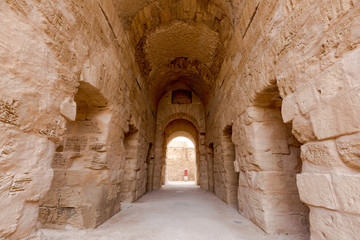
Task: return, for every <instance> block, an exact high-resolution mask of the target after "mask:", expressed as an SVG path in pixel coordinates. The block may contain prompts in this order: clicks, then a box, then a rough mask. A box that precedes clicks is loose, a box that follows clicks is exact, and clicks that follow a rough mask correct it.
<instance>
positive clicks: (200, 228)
mask: <svg viewBox="0 0 360 240" xmlns="http://www.w3.org/2000/svg"><path fill="white" fill-rule="evenodd" d="M42 232H43V233H44V235H45V237H46V239H54V240H57V239H59V240H60V239H66V240H71V239H87V240H88V239H93V240H95V239H104V240H105V239H112V240H113V239H114V240H115V239H121V240H127V239H128V240H138V239H139V240H142V239H146V240H152V239H154V240H155V239H156V240H177V239H179V240H211V239H216V240H220V239H221V240H232V239H234V240H235V239H236V240H241V239H244V240H245V239H248V240H250V239H253V240H275V239H276V240H285V239H286V240H300V239H301V240H304V239H309V237H308V236H288V235H282V236H279V235H277V236H267V235H265V234H264V232H262V231H261V230H260V229H259V228H258V227H256V226H255V225H254V224H253V223H251V222H250V221H248V220H246V219H245V218H244V217H242V216H241V215H240V214H238V213H237V212H236V210H235V209H234V208H233V207H231V206H228V205H226V204H225V203H224V202H222V201H221V200H219V199H218V198H217V197H216V196H215V195H213V194H212V193H210V192H207V191H203V190H201V189H200V188H199V187H198V186H195V185H194V184H192V183H185V184H179V183H175V184H174V183H173V184H171V185H165V186H163V189H162V190H159V191H152V192H150V193H148V194H146V195H145V196H144V197H142V198H141V199H140V200H138V201H137V202H135V203H132V204H123V205H122V210H121V211H120V212H119V213H118V214H116V215H115V216H114V217H112V218H111V219H109V220H108V221H107V222H105V223H104V224H103V225H101V226H99V227H98V228H96V229H89V230H77V229H72V228H68V229H66V230H48V229H42Z"/></svg>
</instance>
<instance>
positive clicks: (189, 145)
mask: <svg viewBox="0 0 360 240" xmlns="http://www.w3.org/2000/svg"><path fill="white" fill-rule="evenodd" d="M196 173H197V171H196V150H195V145H194V143H193V142H192V141H191V140H190V139H188V138H186V137H176V138H174V139H173V140H171V141H170V142H169V144H168V145H167V149H166V175H165V176H166V184H177V183H182V184H183V183H189V184H195V182H196V178H197V176H196Z"/></svg>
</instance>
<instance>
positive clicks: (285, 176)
mask: <svg viewBox="0 0 360 240" xmlns="http://www.w3.org/2000/svg"><path fill="white" fill-rule="evenodd" d="M295 181H296V178H295V174H291V173H283V172H259V173H258V174H257V175H256V177H255V178H254V188H255V189H256V190H259V191H263V192H266V193H271V192H288V193H290V192H297V187H296V183H295Z"/></svg>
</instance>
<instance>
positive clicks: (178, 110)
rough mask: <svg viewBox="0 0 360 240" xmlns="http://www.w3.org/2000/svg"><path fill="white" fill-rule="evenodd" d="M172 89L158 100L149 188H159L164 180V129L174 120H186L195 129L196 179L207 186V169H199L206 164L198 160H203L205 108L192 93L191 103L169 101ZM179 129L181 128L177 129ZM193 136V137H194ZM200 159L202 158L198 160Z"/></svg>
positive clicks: (203, 185) (202, 185)
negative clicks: (197, 161)
mask: <svg viewBox="0 0 360 240" xmlns="http://www.w3.org/2000/svg"><path fill="white" fill-rule="evenodd" d="M171 94H172V91H169V92H168V93H166V94H165V95H164V96H163V97H162V98H161V99H160V101H159V104H158V112H157V120H156V140H155V147H154V151H155V157H154V176H153V184H152V186H151V189H159V188H160V187H161V184H162V183H163V182H164V178H162V176H163V174H162V173H163V161H164V160H165V153H166V145H165V142H166V140H165V138H164V137H165V136H164V131H165V128H166V126H168V125H169V124H170V123H171V122H173V121H175V120H181V119H182V120H186V121H188V122H191V124H193V125H194V127H195V128H196V129H197V137H196V138H197V139H198V142H199V144H198V145H199V146H198V151H199V158H198V159H199V163H198V171H200V173H198V176H199V177H198V181H199V183H200V185H201V187H203V188H204V189H208V187H207V185H208V184H207V171H206V169H205V170H201V169H203V168H204V167H206V165H202V164H201V163H200V162H201V161H205V154H206V153H205V146H204V139H205V134H204V132H205V110H204V106H203V104H202V102H201V100H200V98H199V97H198V96H197V95H196V94H194V93H193V96H192V103H191V104H172V103H171ZM179 130H181V129H179ZM196 138H195V139H196ZM200 159H202V160H200Z"/></svg>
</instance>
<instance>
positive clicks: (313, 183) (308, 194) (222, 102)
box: [206, 0, 360, 239]
mask: <svg viewBox="0 0 360 240" xmlns="http://www.w3.org/2000/svg"><path fill="white" fill-rule="evenodd" d="M238 10H239V11H238V13H239V15H237V19H238V22H237V24H236V26H235V27H234V28H235V31H234V32H233V35H232V39H231V40H230V42H229V45H228V49H227V53H226V55H225V60H224V62H223V64H222V67H221V70H220V74H219V77H218V79H217V85H216V86H215V87H214V88H213V92H212V97H211V98H210V100H209V105H208V106H207V107H206V112H207V119H206V127H207V131H206V133H207V135H206V139H207V140H206V142H207V145H208V146H210V145H212V144H213V146H214V151H215V154H214V156H215V160H214V162H216V161H217V160H216V158H220V154H217V153H216V152H219V151H220V150H218V149H217V147H216V146H218V145H219V144H220V139H218V136H219V135H220V134H221V133H222V131H223V129H225V127H226V126H228V125H232V124H234V125H233V132H234V133H235V132H237V131H240V130H241V129H243V127H241V125H242V124H236V123H237V122H238V121H240V122H241V121H242V120H241V119H242V118H243V117H242V116H246V115H247V111H249V110H250V109H251V108H250V109H249V108H248V107H253V106H269V105H271V103H272V102H276V101H279V100H281V99H283V101H282V103H281V106H282V110H281V115H282V119H283V121H284V122H286V123H291V124H292V130H291V131H292V134H293V135H294V136H295V137H296V138H297V140H298V141H300V143H301V144H303V146H302V147H301V159H302V162H303V166H302V174H300V175H297V186H298V190H299V192H300V199H301V200H302V201H303V202H305V203H306V204H307V205H308V206H309V207H310V223H311V224H312V225H311V236H312V238H313V239H356V238H357V236H356V232H357V230H355V229H357V228H359V223H360V222H359V214H358V213H357V210H356V209H357V202H358V201H354V202H353V201H350V202H349V201H347V202H344V199H355V198H356V197H355V196H358V195H359V193H358V190H356V189H357V188H356V187H355V188H354V186H353V184H355V182H357V179H358V174H359V172H358V169H357V166H356V164H354V163H355V162H357V161H358V159H357V158H356V157H354V156H355V154H354V153H355V152H356V150H353V149H356V147H355V146H357V145H358V144H357V143H356V141H357V140H356V139H357V137H356V136H357V135H356V134H357V132H358V131H359V124H358V123H359V121H358V120H357V118H358V117H357V116H358V110H357V105H358V104H357V103H358V99H357V90H356V89H357V82H359V77H358V76H359V74H358V73H359V72H358V69H359V51H358V46H359V42H360V41H359V36H360V35H359V34H358V32H359V31H358V26H359V24H358V23H359V19H358V16H359V2H358V1H351V0H350V1H327V0H323V1H251V0H248V1H243V3H242V6H241V7H240V8H239V9H238ZM277 88H278V89H279V93H278V94H276V91H277V90H276V89H277ZM262 118H263V120H261V121H264V126H261V124H260V125H259V126H257V127H256V128H255V126H256V124H255V125H253V128H254V129H253V130H251V131H255V130H256V131H255V132H253V133H252V134H250V135H248V134H246V132H244V130H241V131H240V132H241V134H240V135H239V137H236V138H235V139H234V138H233V142H234V144H235V145H236V146H239V147H237V156H239V154H241V152H244V151H246V150H245V149H244V148H243V145H242V143H243V142H244V141H249V142H251V141H257V140H256V139H258V138H259V141H260V140H261V142H260V143H259V145H260V146H261V145H264V144H265V146H266V145H267V144H268V143H266V141H267V140H266V137H265V138H264V139H262V138H263V137H264V134H265V136H266V135H267V133H266V132H269V130H266V128H265V129H264V130H263V131H262V130H261V129H262V128H264V127H265V126H267V125H269V124H270V123H271V122H268V120H266V119H267V118H266V117H265V116H262ZM278 124H280V123H277V124H275V125H278ZM250 125H251V124H250ZM250 125H249V126H250ZM274 127H275V126H274ZM251 128H252V127H250V128H249V129H251ZM275 128H276V127H275ZM247 131H250V130H247ZM253 134H254V135H253ZM271 138H272V137H271ZM264 140H266V141H265V142H264ZM273 140H275V139H272V140H271V141H270V142H272V141H273ZM254 143H256V142H252V143H251V144H254ZM284 143H285V142H284ZM288 144H289V145H288V146H290V147H289V151H290V155H289V156H288V158H294V159H295V158H297V157H295V155H294V154H296V151H298V150H295V149H294V146H291V144H290V143H288ZM279 146H281V145H279ZM284 146H285V145H284ZM345 149H346V150H345ZM350 149H351V150H350ZM293 150H294V151H295V152H294V153H292V151H293ZM209 152H211V151H209ZM265 152H266V151H265ZM247 154H248V153H247ZM266 154H269V153H266ZM297 154H299V153H297ZM208 155H209V154H208ZM210 155H211V154H210ZM217 155H218V156H217ZM285 155H286V154H285ZM269 157H270V159H274V158H273V156H270V155H269V156H261V159H263V160H261V159H260V160H261V162H262V161H265V159H269ZM208 159H209V160H208V162H210V161H211V157H209V158H208ZM244 159H245V160H244ZM249 161H253V160H251V159H246V157H245V156H243V157H240V156H239V157H238V158H237V163H238V164H239V167H240V168H244V167H245V166H246V165H248V164H249V163H251V162H249ZM271 161H273V160H271ZM293 166H295V165H293ZM222 171H223V172H224V170H222ZM282 171H284V172H287V173H288V174H290V175H289V177H290V176H291V177H290V178H289V179H288V180H286V182H288V183H289V184H290V183H291V184H290V185H291V186H290V185H289V186H288V187H289V188H287V189H293V190H292V191H291V192H292V193H291V192H288V194H290V195H289V196H294V201H295V202H298V200H297V199H295V195H296V194H295V191H296V185H295V181H294V176H295V174H296V172H298V171H299V170H297V169H296V168H294V169H284V170H282ZM261 174H263V173H261ZM284 174H285V173H284ZM245 176H246V174H245V175H244V173H243V171H241V173H240V181H239V184H240V192H239V194H245V192H246V191H248V190H245V189H243V190H241V189H242V188H247V189H248V188H249V186H246V184H248V182H249V180H250V179H254V176H252V177H251V178H249V177H248V176H246V179H245ZM284 176H285V175H284ZM214 177H215V180H214V181H215V182H216V181H220V182H221V181H225V180H224V179H225V177H224V176H222V177H221V179H220V180H217V179H216V178H217V176H216V174H215V176H214ZM267 177H269V178H270V179H269V181H270V182H271V181H273V180H275V178H276V177H275V176H273V177H270V175H268V176H267ZM218 178H219V177H218ZM256 179H257V178H256ZM271 179H272V180H271ZM340 179H341V180H340ZM259 180H260V179H259ZM261 182H262V183H261V184H262V186H266V185H263V184H265V183H266V182H268V181H265V179H263V180H261ZM340 182H341V183H342V184H341V186H340V184H339V183H340ZM320 183H321V184H320ZM269 187H270V186H269ZM284 187H285V186H284ZM261 188H262V187H261ZM261 188H260V189H261ZM315 189H316V190H315ZM349 189H353V191H351V192H350V191H348V190H349ZM219 194H220V195H219V197H221V198H223V195H224V193H219ZM294 194H295V195H294ZM252 197H253V196H252ZM263 197H264V201H265V202H266V201H267V200H265V199H266V196H263ZM263 197H261V198H263ZM245 199H246V197H245V198H242V201H247V200H245ZM265 202H262V203H261V202H260V203H256V204H257V205H262V206H263V207H264V206H265ZM242 204H243V205H242V206H239V207H240V209H241V207H243V208H245V209H246V208H248V207H246V206H245V205H246V204H245V205H244V202H243V203H242ZM249 206H250V208H251V209H253V210H255V209H256V208H257V207H256V206H252V205H249ZM294 206H299V207H300V206H301V204H295V205H294ZM245 209H242V210H243V211H245V213H244V214H245V215H247V213H246V211H247V210H245ZM279 209H281V208H279ZM293 210H295V211H298V210H300V208H298V209H297V210H296V209H293ZM350 212H352V213H353V215H351V216H350V215H349V213H350ZM248 214H250V213H248ZM265 214H266V213H265ZM270 214H271V213H270ZM300 215H301V214H300ZM300 215H298V216H299V217H300ZM334 216H337V217H336V219H337V220H335V217H334ZM248 217H250V215H248ZM250 218H251V217H250ZM256 218H257V217H255V218H251V219H252V220H253V221H254V222H256V223H257V224H258V225H260V226H264V225H267V224H268V223H270V222H269V221H267V220H266V219H265V220H264V222H263V223H259V222H258V221H257V220H256ZM330 219H334V220H330ZM329 226H331V227H329ZM345 226H348V227H345ZM264 229H265V230H266V231H268V232H274V231H275V232H276V231H279V230H280V228H278V227H275V228H272V227H271V228H269V229H267V228H264ZM294 230H296V229H291V228H288V229H286V230H285V229H282V230H281V231H294ZM298 230H299V231H301V228H299V229H298Z"/></svg>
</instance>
